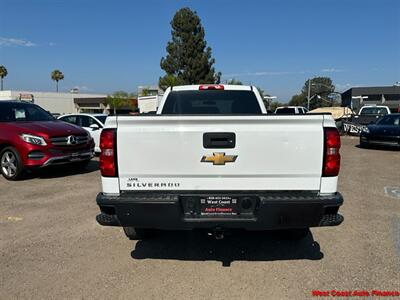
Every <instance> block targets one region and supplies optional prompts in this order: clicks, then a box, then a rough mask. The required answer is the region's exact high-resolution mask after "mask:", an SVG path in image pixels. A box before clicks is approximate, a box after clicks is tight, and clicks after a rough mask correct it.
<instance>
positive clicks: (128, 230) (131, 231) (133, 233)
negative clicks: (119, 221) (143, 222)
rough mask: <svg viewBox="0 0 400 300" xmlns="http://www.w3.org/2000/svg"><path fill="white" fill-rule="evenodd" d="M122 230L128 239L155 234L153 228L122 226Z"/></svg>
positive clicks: (141, 238) (143, 237)
mask: <svg viewBox="0 0 400 300" xmlns="http://www.w3.org/2000/svg"><path fill="white" fill-rule="evenodd" d="M124 232H125V234H126V236H127V237H128V238H129V239H130V240H144V239H148V238H150V237H152V236H154V235H155V231H154V229H149V228H135V227H124Z"/></svg>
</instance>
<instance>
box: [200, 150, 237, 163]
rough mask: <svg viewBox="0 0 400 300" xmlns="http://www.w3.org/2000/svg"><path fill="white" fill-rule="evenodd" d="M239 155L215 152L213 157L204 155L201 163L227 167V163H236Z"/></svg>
mask: <svg viewBox="0 0 400 300" xmlns="http://www.w3.org/2000/svg"><path fill="white" fill-rule="evenodd" d="M237 157H238V156H237V155H225V153H224V152H214V153H213V155H204V156H203V157H202V158H201V162H212V163H213V165H225V163H227V162H235V160H236V158H237Z"/></svg>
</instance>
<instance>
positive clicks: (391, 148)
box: [354, 144, 400, 152]
mask: <svg viewBox="0 0 400 300" xmlns="http://www.w3.org/2000/svg"><path fill="white" fill-rule="evenodd" d="M354 147H356V148H359V149H362V150H384V151H393V152H396V151H400V146H399V147H395V146H383V145H368V146H363V147H361V145H360V144H358V145H355V146H354Z"/></svg>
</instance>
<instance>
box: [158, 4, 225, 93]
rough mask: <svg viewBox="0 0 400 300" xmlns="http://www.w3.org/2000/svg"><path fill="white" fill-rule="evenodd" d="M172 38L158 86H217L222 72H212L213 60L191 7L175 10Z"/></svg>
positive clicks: (172, 22) (163, 87)
mask: <svg viewBox="0 0 400 300" xmlns="http://www.w3.org/2000/svg"><path fill="white" fill-rule="evenodd" d="M171 26H172V31H171V34H172V39H171V41H169V42H168V44H167V47H166V50H167V55H166V57H163V58H161V62H160V66H161V69H163V70H164V71H165V73H166V75H165V76H163V77H160V79H159V86H160V88H162V89H166V87H168V86H174V85H177V84H200V83H219V82H220V78H221V73H220V72H218V73H216V72H215V69H214V66H213V65H214V63H215V59H214V58H212V57H211V48H210V47H207V42H206V41H205V39H204V36H205V32H204V27H203V26H202V25H201V20H200V18H199V16H198V15H197V13H196V12H194V11H192V10H190V8H187V7H185V8H182V9H180V10H178V11H177V12H176V13H175V15H174V17H173V19H172V21H171Z"/></svg>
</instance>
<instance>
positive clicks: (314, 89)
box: [289, 77, 335, 110]
mask: <svg viewBox="0 0 400 300" xmlns="http://www.w3.org/2000/svg"><path fill="white" fill-rule="evenodd" d="M309 84H310V98H312V99H311V101H310V110H312V109H315V108H317V107H326V106H330V105H331V103H330V102H329V101H328V100H326V99H327V98H328V95H329V94H331V93H332V92H334V91H335V86H334V85H333V82H332V79H331V78H329V77H314V78H311V79H310V80H308V79H307V80H306V82H305V83H304V85H303V87H302V89H301V92H300V94H297V95H294V96H293V97H292V99H291V100H290V101H289V105H293V106H307V103H308V100H307V97H308V85H309ZM318 96H320V97H318Z"/></svg>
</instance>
